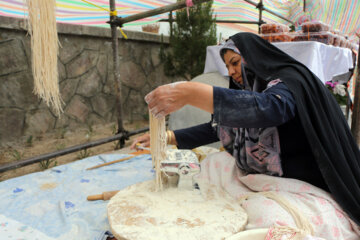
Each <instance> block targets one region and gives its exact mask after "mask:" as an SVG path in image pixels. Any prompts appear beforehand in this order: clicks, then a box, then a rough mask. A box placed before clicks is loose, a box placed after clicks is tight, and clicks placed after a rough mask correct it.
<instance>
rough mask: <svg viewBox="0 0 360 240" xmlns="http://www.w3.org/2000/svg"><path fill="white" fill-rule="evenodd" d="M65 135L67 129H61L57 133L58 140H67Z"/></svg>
mask: <svg viewBox="0 0 360 240" xmlns="http://www.w3.org/2000/svg"><path fill="white" fill-rule="evenodd" d="M65 133H66V128H59V129H57V131H56V137H57V138H58V139H64V138H65Z"/></svg>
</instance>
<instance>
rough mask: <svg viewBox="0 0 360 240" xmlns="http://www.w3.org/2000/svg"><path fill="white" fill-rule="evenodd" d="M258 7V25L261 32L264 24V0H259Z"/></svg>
mask: <svg viewBox="0 0 360 240" xmlns="http://www.w3.org/2000/svg"><path fill="white" fill-rule="evenodd" d="M256 8H258V9H259V26H258V33H259V34H260V33H261V28H260V27H261V24H262V11H263V10H264V4H263V0H260V1H259V4H258V5H256Z"/></svg>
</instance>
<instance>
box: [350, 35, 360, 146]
mask: <svg viewBox="0 0 360 240" xmlns="http://www.w3.org/2000/svg"><path fill="white" fill-rule="evenodd" d="M358 37H359V47H358V59H357V74H356V77H355V93H354V95H355V96H354V108H353V111H352V121H351V132H352V134H353V136H354V138H355V141H356V143H357V144H360V121H359V119H360V35H358Z"/></svg>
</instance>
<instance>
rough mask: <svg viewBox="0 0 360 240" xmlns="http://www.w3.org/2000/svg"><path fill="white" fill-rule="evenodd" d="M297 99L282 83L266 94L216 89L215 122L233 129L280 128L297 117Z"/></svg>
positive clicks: (265, 92)
mask: <svg viewBox="0 0 360 240" xmlns="http://www.w3.org/2000/svg"><path fill="white" fill-rule="evenodd" d="M295 108H296V105H295V99H294V97H293V95H292V93H291V92H290V90H289V89H288V88H287V86H286V85H285V84H284V83H283V82H279V83H277V84H275V85H273V86H271V87H269V88H268V89H266V90H265V91H263V92H261V93H259V92H251V91H247V90H234V89H226V88H219V87H214V122H216V123H217V124H219V125H222V126H227V127H234V128H240V127H241V128H264V127H275V126H279V125H281V124H283V123H285V122H287V121H289V120H290V119H291V118H293V117H294V116H295Z"/></svg>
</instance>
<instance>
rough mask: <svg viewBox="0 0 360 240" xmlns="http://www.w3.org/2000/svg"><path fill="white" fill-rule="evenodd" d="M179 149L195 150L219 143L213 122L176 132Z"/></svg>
mask: <svg viewBox="0 0 360 240" xmlns="http://www.w3.org/2000/svg"><path fill="white" fill-rule="evenodd" d="M174 134H175V138H176V141H177V144H178V145H177V147H178V148H179V149H193V148H196V147H198V146H202V145H206V144H210V143H213V142H217V141H219V138H218V136H217V133H216V131H215V129H214V128H213V127H212V126H211V122H208V123H203V124H200V125H197V126H194V127H190V128H184V129H179V130H175V131H174Z"/></svg>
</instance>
